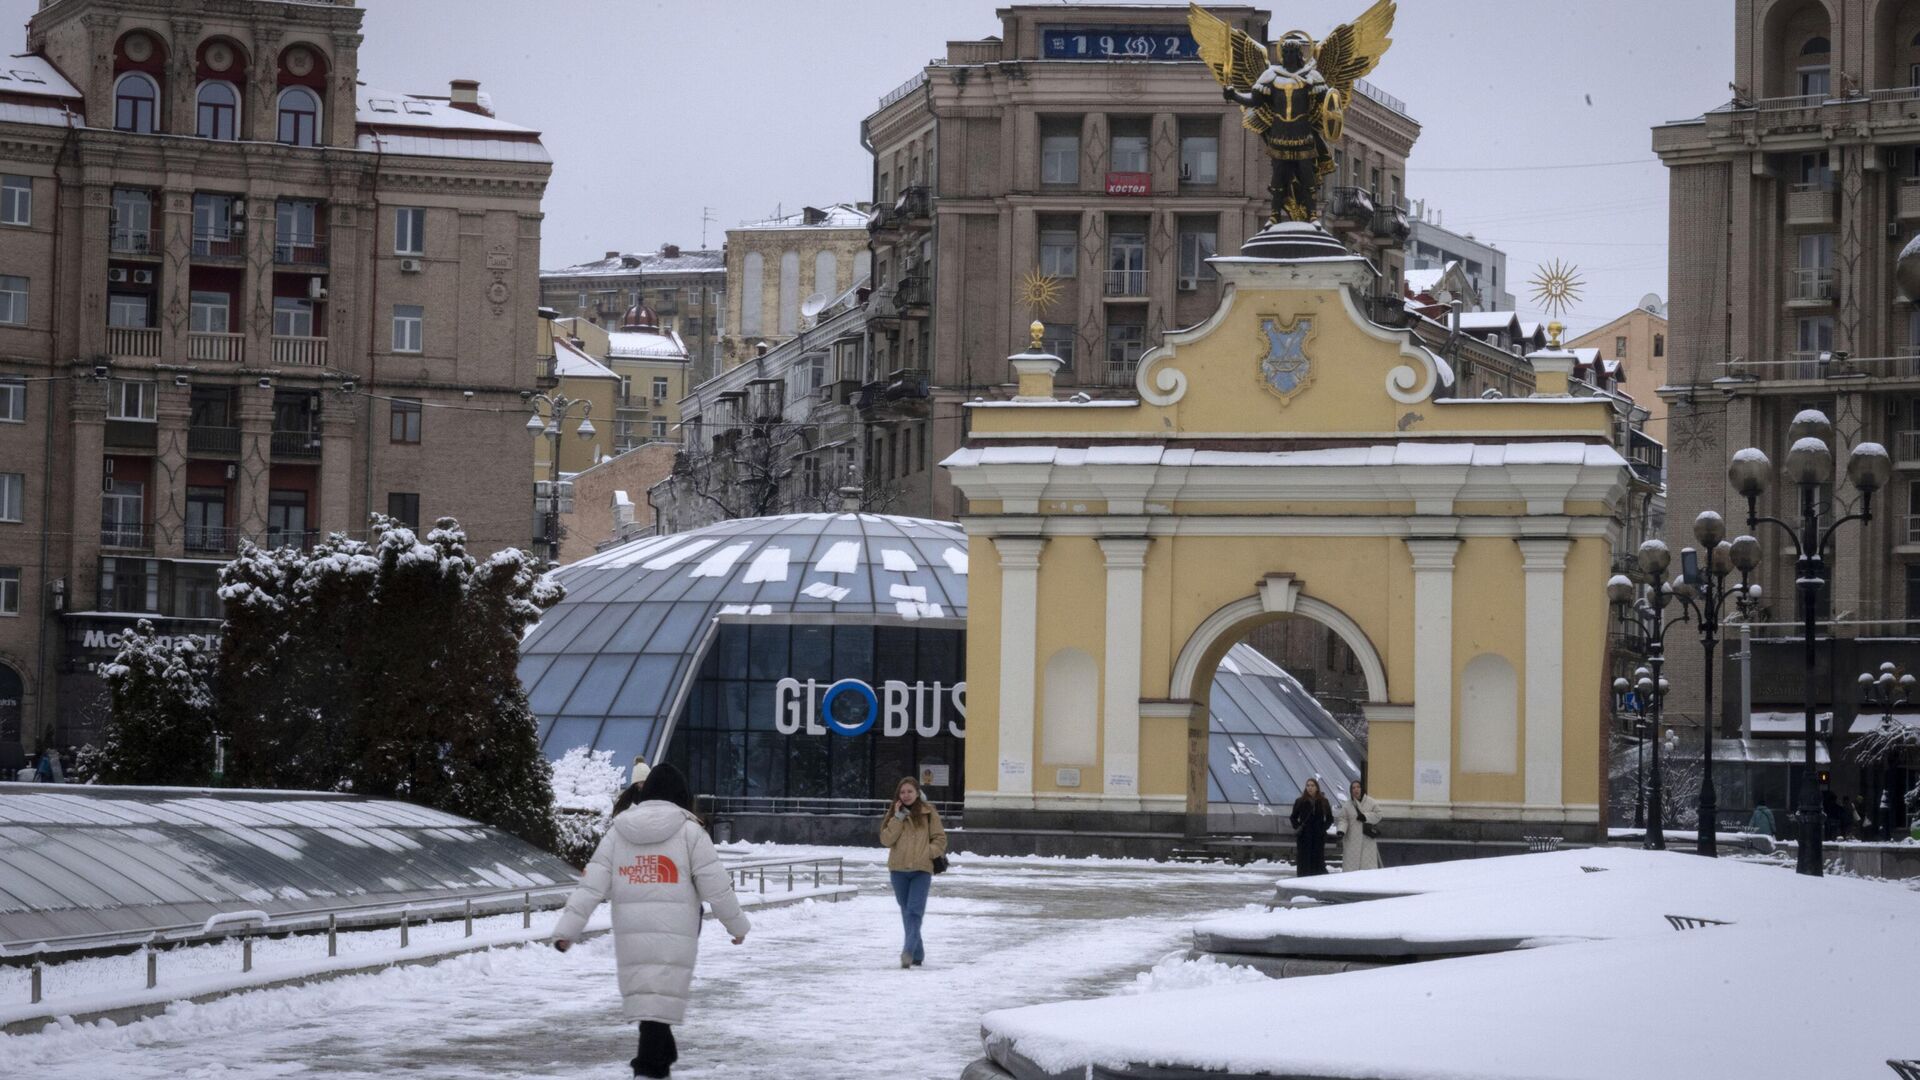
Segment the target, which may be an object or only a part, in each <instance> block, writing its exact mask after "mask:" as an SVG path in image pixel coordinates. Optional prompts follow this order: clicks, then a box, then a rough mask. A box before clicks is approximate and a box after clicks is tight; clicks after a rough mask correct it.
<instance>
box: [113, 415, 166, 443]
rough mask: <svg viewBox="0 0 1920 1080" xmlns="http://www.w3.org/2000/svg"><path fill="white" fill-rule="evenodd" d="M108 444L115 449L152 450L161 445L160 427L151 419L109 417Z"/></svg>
mask: <svg viewBox="0 0 1920 1080" xmlns="http://www.w3.org/2000/svg"><path fill="white" fill-rule="evenodd" d="M105 438H106V444H107V446H108V447H109V448H111V449H114V450H151V449H153V448H154V447H155V446H157V445H159V429H158V425H156V424H155V423H154V422H153V421H151V420H116V419H114V418H112V417H108V418H107V430H106V436H105Z"/></svg>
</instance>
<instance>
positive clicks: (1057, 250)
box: [1040, 228, 1080, 278]
mask: <svg viewBox="0 0 1920 1080" xmlns="http://www.w3.org/2000/svg"><path fill="white" fill-rule="evenodd" d="M1079 245H1080V234H1079V232H1078V231H1077V230H1075V229H1071V228H1065V229H1062V228H1049V229H1041V230H1040V272H1041V273H1043V274H1046V275H1047V276H1049V277H1057V278H1070V277H1073V276H1074V271H1075V269H1076V268H1077V267H1078V266H1079V263H1080V260H1079Z"/></svg>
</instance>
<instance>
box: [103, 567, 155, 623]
mask: <svg viewBox="0 0 1920 1080" xmlns="http://www.w3.org/2000/svg"><path fill="white" fill-rule="evenodd" d="M100 606H101V608H103V609H105V610H107V611H158V610H160V564H159V563H158V562H157V561H155V560H153V559H115V558H107V559H101V560H100Z"/></svg>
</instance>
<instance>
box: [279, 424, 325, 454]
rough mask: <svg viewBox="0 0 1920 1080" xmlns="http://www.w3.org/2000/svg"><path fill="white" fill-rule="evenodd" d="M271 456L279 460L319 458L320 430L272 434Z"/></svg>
mask: <svg viewBox="0 0 1920 1080" xmlns="http://www.w3.org/2000/svg"><path fill="white" fill-rule="evenodd" d="M272 456H274V457H281V458H317V457H319V456H320V429H319V428H312V429H310V430H306V431H280V430H275V431H274V433H273V445H272Z"/></svg>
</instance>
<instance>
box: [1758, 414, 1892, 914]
mask: <svg viewBox="0 0 1920 1080" xmlns="http://www.w3.org/2000/svg"><path fill="white" fill-rule="evenodd" d="M1787 439H1788V440H1789V442H1790V443H1791V447H1790V448H1789V449H1788V450H1787V468H1786V474H1787V477H1788V479H1790V480H1791V481H1793V482H1794V483H1795V484H1798V485H1799V488H1800V522H1799V525H1798V526H1797V527H1796V526H1795V525H1793V524H1790V523H1788V522H1786V521H1782V520H1781V519H1779V518H1777V517H1767V516H1762V515H1761V513H1760V510H1759V501H1760V496H1761V495H1763V494H1765V493H1766V490H1767V485H1768V484H1769V483H1771V482H1772V480H1773V463H1772V462H1770V461H1768V460H1767V455H1766V454H1764V453H1761V452H1760V451H1759V450H1758V449H1756V448H1754V447H1747V448H1746V449H1744V450H1741V451H1739V452H1737V453H1735V454H1734V455H1733V461H1732V462H1731V463H1730V464H1729V465H1728V466H1727V480H1728V481H1729V482H1731V483H1732V485H1733V489H1734V490H1735V491H1737V492H1739V493H1740V494H1741V496H1743V497H1744V498H1745V499H1746V500H1747V528H1749V529H1755V528H1758V527H1759V525H1760V523H1761V522H1766V523H1767V524H1769V525H1773V526H1774V527H1776V528H1778V529H1779V530H1780V531H1781V532H1784V533H1786V534H1787V537H1788V538H1789V539H1790V540H1792V541H1793V551H1794V587H1795V589H1796V590H1797V591H1798V593H1799V598H1800V617H1801V623H1802V633H1803V635H1804V637H1805V641H1804V645H1805V648H1804V649H1803V651H1802V656H1801V664H1802V668H1803V677H1804V679H1805V683H1804V685H1803V686H1802V703H1803V704H1804V706H1805V709H1806V748H1805V749H1806V759H1805V761H1804V762H1803V772H1802V775H1801V777H1800V793H1799V796H1798V798H1797V800H1796V801H1797V803H1798V805H1797V806H1795V807H1794V817H1795V818H1796V819H1797V820H1798V821H1799V823H1800V858H1799V865H1798V867H1797V869H1798V870H1799V872H1800V873H1802V874H1807V875H1809V876H1812V877H1819V876H1820V875H1821V873H1822V872H1823V870H1824V867H1825V856H1824V855H1823V853H1822V851H1821V821H1820V816H1821V815H1820V790H1819V786H1818V785H1819V779H1818V772H1817V766H1816V764H1815V759H1814V745H1815V743H1814V739H1815V738H1816V736H1817V735H1818V732H1817V731H1816V730H1815V727H1814V719H1813V710H1814V705H1815V696H1816V695H1815V687H1814V668H1815V666H1816V664H1817V663H1818V659H1819V658H1818V650H1817V648H1816V643H1815V641H1814V633H1815V631H1816V629H1817V628H1816V626H1815V618H1814V615H1815V609H1816V607H1817V606H1818V605H1819V602H1820V594H1821V590H1823V589H1824V588H1826V585H1827V563H1826V556H1825V552H1826V549H1827V545H1828V544H1829V543H1831V542H1832V541H1833V536H1834V533H1835V532H1837V531H1838V530H1839V528H1840V526H1842V525H1845V524H1846V523H1847V522H1849V521H1859V522H1868V521H1872V520H1873V495H1874V492H1876V491H1879V490H1880V489H1881V488H1883V487H1885V486H1886V484H1887V480H1888V478H1889V477H1891V476H1892V475H1893V461H1892V459H1891V458H1889V457H1888V456H1887V450H1886V447H1883V446H1881V445H1880V444H1879V443H1871V442H1863V443H1858V444H1856V445H1855V446H1854V448H1853V450H1852V452H1851V453H1849V454H1848V455H1847V481H1848V482H1849V483H1851V484H1852V485H1853V486H1854V488H1855V489H1856V490H1858V491H1859V492H1860V512H1859V513H1857V514H1848V515H1846V516H1845V517H1842V518H1840V519H1838V520H1836V521H1834V522H1833V523H1831V524H1829V525H1828V526H1827V527H1826V529H1825V531H1822V530H1821V527H1820V518H1821V511H1820V498H1819V491H1820V485H1822V484H1826V483H1830V482H1831V481H1832V480H1833V450H1832V448H1831V443H1832V441H1833V423H1832V422H1831V421H1829V420H1828V419H1827V417H1826V414H1825V413H1822V412H1820V411H1819V410H1818V409H1805V410H1802V411H1801V412H1800V414H1799V415H1798V416H1795V417H1794V418H1793V423H1792V424H1791V425H1789V426H1788V428H1787Z"/></svg>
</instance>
